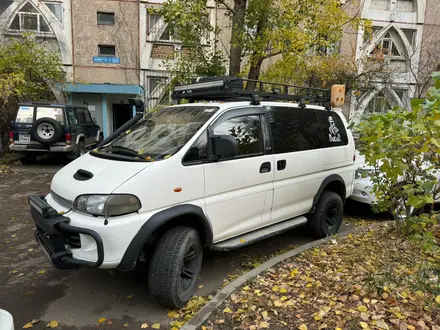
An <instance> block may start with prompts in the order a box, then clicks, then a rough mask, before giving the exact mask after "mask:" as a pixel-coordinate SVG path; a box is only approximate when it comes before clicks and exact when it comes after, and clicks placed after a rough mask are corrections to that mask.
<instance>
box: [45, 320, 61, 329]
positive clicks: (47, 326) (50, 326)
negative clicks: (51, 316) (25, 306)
mask: <svg viewBox="0 0 440 330" xmlns="http://www.w3.org/2000/svg"><path fill="white" fill-rule="evenodd" d="M56 327H58V321H55V320H54V321H50V322H49V323H48V324H47V325H46V328H56Z"/></svg>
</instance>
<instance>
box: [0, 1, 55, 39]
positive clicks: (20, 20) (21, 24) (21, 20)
mask: <svg viewBox="0 0 440 330" xmlns="http://www.w3.org/2000/svg"><path fill="white" fill-rule="evenodd" d="M26 4H29V5H31V6H32V7H33V8H34V9H35V10H36V11H37V12H35V13H33V12H26V11H22V9H23V8H24V7H25V6H26ZM48 9H49V8H48ZM49 10H50V9H49ZM26 15H27V16H35V17H36V18H37V28H36V29H25V28H24V16H26ZM16 17H18V30H17V29H11V25H12V23H13V21H14V20H15V18H16ZM41 20H43V22H44V23H45V25H46V26H47V29H48V31H42V30H41V27H42V24H41ZM7 31H8V32H12V33H21V32H27V31H29V32H34V33H37V35H48V34H49V35H53V34H54V33H53V31H52V29H51V28H50V24H49V23H48V22H47V20H46V18H45V17H44V15H43V14H41V12H40V11H39V10H38V9H37V8H35V6H34V5H33V4H32V3H30V2H26V3H25V4H24V5H23V6H21V8H20V9H19V10H17V11H16V13H15V15H14V17H13V18H12V20H11V21H10V23H9V25H8V28H7Z"/></svg>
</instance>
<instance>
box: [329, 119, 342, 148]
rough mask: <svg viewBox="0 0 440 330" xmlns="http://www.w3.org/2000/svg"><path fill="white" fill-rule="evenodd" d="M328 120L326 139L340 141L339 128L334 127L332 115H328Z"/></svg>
mask: <svg viewBox="0 0 440 330" xmlns="http://www.w3.org/2000/svg"><path fill="white" fill-rule="evenodd" d="M328 122H329V124H330V127H329V128H328V130H329V135H328V139H329V141H330V142H342V140H341V135H340V134H339V128H337V127H336V124H335V121H334V119H333V117H332V116H329V117H328Z"/></svg>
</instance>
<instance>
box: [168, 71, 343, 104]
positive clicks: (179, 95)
mask: <svg viewBox="0 0 440 330" xmlns="http://www.w3.org/2000/svg"><path fill="white" fill-rule="evenodd" d="M249 83H252V84H253V85H255V89H254V90H248V89H246V87H247V85H248V84H249ZM335 86H339V87H340V88H338V89H334V88H332V90H333V91H336V90H337V91H338V92H339V93H345V88H344V86H341V85H335ZM173 98H174V99H175V100H177V101H178V102H179V103H180V101H181V100H182V99H186V100H188V101H189V102H195V101H251V102H252V104H257V103H255V102H257V101H256V100H257V99H260V100H261V101H280V100H284V101H294V102H298V103H300V104H301V105H302V106H305V104H306V103H308V104H322V105H325V106H327V107H330V102H331V101H333V102H332V103H333V104H332V106H338V105H341V104H340V102H339V101H340V100H341V99H342V100H343V98H344V96H343V95H342V94H341V95H339V94H338V97H333V98H332V91H331V90H328V89H321V88H311V87H301V86H294V85H287V84H279V83H272V82H267V81H260V80H250V79H243V78H238V77H200V78H197V79H195V80H194V81H193V82H192V83H190V84H186V85H178V86H176V87H175V88H174V93H173ZM336 99H338V102H339V103H338V104H334V103H335V102H334V100H336Z"/></svg>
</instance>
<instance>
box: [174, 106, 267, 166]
mask: <svg viewBox="0 0 440 330" xmlns="http://www.w3.org/2000/svg"><path fill="white" fill-rule="evenodd" d="M243 116H259V118H260V124H261V129H260V137H261V141H260V144H262V145H263V148H262V149H263V152H261V153H258V154H251V155H242V156H235V157H233V158H227V159H219V160H216V161H210V160H208V157H209V154H210V153H211V152H212V143H211V141H210V139H209V136H210V135H211V136H212V135H214V134H213V131H212V130H213V129H214V127H215V126H216V125H217V126H218V125H220V124H221V123H223V122H225V121H227V120H229V119H232V118H237V117H243ZM268 124H269V120H268V119H267V114H266V111H265V110H264V107H263V106H259V107H250V106H249V107H240V108H231V109H228V110H226V111H225V112H223V113H222V114H220V115H219V116H218V117H215V118H214V119H213V120H212V122H210V123H209V124H208V127H207V128H206V129H204V130H203V131H202V132H201V133H200V134H199V135H197V137H196V139H195V140H194V142H193V143H192V144H191V146H190V147H189V148H188V149H187V150H186V151H185V154H184V155H183V157H182V165H183V166H193V165H201V164H207V163H218V162H224V161H231V160H238V159H245V158H253V157H259V156H264V155H269V154H270V155H271V154H272V151H273V147H272V136H271V131H270V126H267V127H266V128H264V127H263V125H268ZM266 133H269V134H270V136H266V135H265V134H266ZM203 134H206V135H207V156H208V157H207V158H206V159H204V160H196V161H186V160H185V158H186V156H187V154H188V152H189V150H190V148H192V147H193V146H194V143H195V142H197V140H198V139H199V138H200V137H201V136H202V135H203Z"/></svg>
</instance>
